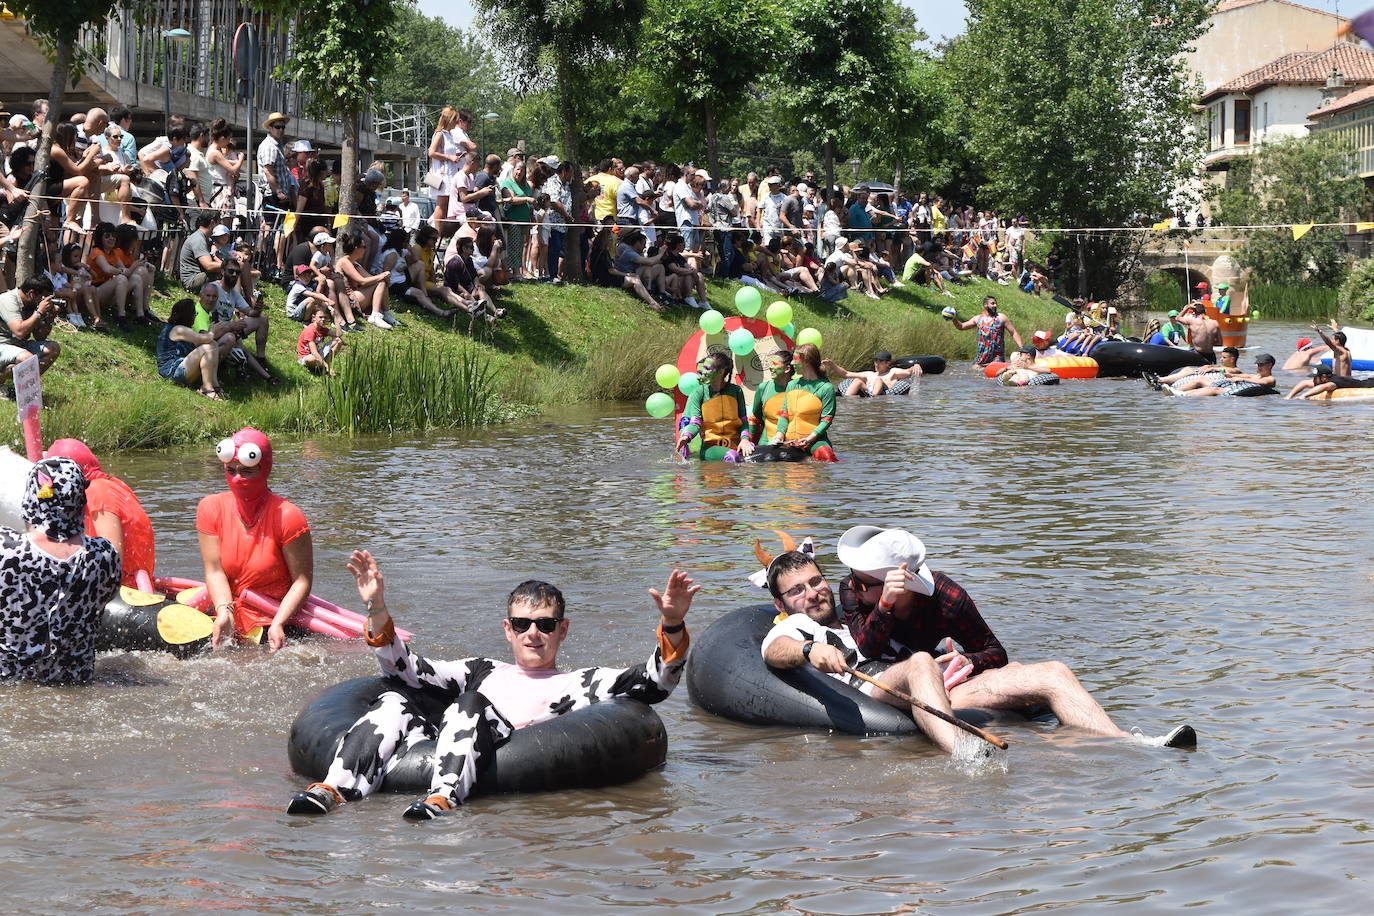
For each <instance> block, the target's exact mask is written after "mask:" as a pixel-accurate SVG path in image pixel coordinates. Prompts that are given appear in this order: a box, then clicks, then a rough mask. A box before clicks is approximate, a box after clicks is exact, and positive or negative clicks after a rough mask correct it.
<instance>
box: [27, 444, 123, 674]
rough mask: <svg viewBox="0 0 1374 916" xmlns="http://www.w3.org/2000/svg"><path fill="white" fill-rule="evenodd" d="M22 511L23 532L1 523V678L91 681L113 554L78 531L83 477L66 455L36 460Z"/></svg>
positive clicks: (113, 577) (112, 588)
mask: <svg viewBox="0 0 1374 916" xmlns="http://www.w3.org/2000/svg"><path fill="white" fill-rule="evenodd" d="M21 509H22V512H23V516H24V521H25V522H26V523H27V525H28V528H27V530H26V531H25V532H24V533H22V534H21V533H20V532H18V531H14V530H13V529H10V528H0V680H11V679H16V680H30V681H38V682H39V683H42V684H61V683H72V682H76V683H83V682H85V681H89V680H90V679H91V678H92V677H93V676H94V675H95V635H96V629H97V627H98V626H99V624H100V615H101V612H102V611H103V610H104V608H105V603H106V602H107V601H109V600H110V599H111V598H113V597H114V595H115V593H116V592H117V591H118V589H119V553H118V552H117V551H116V550H115V548H114V546H113V545H112V544H111V543H110V542H109V541H107V540H105V539H104V538H93V537H88V536H87V535H86V534H85V533H84V528H85V516H86V478H85V477H84V476H83V475H82V473H81V468H80V467H79V466H78V465H77V463H76V462H75V461H72V460H71V459H69V458H44V459H43V460H42V461H39V462H37V463H36V464H34V466H33V467H32V468H31V469H30V470H29V475H28V479H27V480H26V481H25V484H24V496H23V501H22V504H21Z"/></svg>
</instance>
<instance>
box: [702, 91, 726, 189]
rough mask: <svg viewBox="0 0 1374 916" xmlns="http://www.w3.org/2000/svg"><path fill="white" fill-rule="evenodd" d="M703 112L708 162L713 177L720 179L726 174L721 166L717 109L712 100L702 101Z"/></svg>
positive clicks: (715, 179) (716, 179)
mask: <svg viewBox="0 0 1374 916" xmlns="http://www.w3.org/2000/svg"><path fill="white" fill-rule="evenodd" d="M701 107H702V109H703V114H704V115H705V116H706V164H707V165H708V166H709V167H710V169H711V178H712V180H714V181H720V180H721V176H722V175H723V174H724V173H723V172H722V171H721V168H720V142H719V138H718V137H717V136H716V109H715V108H714V107H713V106H712V105H711V103H710V101H704V102H702V103H701Z"/></svg>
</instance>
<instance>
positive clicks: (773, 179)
mask: <svg viewBox="0 0 1374 916" xmlns="http://www.w3.org/2000/svg"><path fill="white" fill-rule="evenodd" d="M764 184H782V179H781V178H780V177H778V176H777V175H769V176H768V180H767V181H765V182H764Z"/></svg>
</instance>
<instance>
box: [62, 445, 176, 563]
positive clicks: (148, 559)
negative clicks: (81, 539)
mask: <svg viewBox="0 0 1374 916" xmlns="http://www.w3.org/2000/svg"><path fill="white" fill-rule="evenodd" d="M43 457H45V458H69V459H71V460H72V461H75V462H76V464H77V466H78V467H80V468H81V473H82V475H83V476H84V477H85V478H86V483H87V486H86V535H87V536H88V537H93V538H104V539H105V540H107V541H109V542H110V543H111V544H112V545H114V549H115V550H117V551H118V552H119V562H120V566H121V568H122V570H123V572H122V575H121V578H120V582H121V584H123V585H127V586H130V587H136V586H137V584H138V574H139V573H140V572H144V573H147V574H148V578H149V579H151V578H152V577H153V575H154V574H155V572H156V569H155V568H154V567H155V566H156V564H157V547H156V544H155V542H154V539H153V523H152V522H151V521H149V520H148V513H147V512H145V511H143V504H142V503H140V502H139V501H138V497H137V496H135V495H134V491H133V490H132V489H131V488H130V487H129V485H128V484H127V483H125V482H124V481H122V480H120V479H119V478H118V477H113V476H111V475H109V474H106V473H105V471H104V470H103V469H102V468H101V467H100V462H99V461H98V460H96V457H95V454H94V453H92V452H91V450H90V449H89V448H87V447H86V443H84V442H82V441H81V440H80V439H58V440H57V441H56V442H54V443H53V444H52V445H50V446H48V450H47V451H46V452H44V454H43Z"/></svg>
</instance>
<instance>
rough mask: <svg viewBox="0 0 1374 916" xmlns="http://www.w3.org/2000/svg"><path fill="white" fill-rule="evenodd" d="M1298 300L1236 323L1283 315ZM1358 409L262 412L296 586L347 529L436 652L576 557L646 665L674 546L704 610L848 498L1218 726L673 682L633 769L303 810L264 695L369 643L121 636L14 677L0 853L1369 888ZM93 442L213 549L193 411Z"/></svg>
mask: <svg viewBox="0 0 1374 916" xmlns="http://www.w3.org/2000/svg"><path fill="white" fill-rule="evenodd" d="M1296 330H1297V329H1296V328H1287V329H1281V330H1278V331H1274V330H1270V326H1268V325H1265V326H1262V327H1261V328H1259V329H1257V330H1256V331H1254V332H1252V333H1254V334H1255V336H1256V337H1257V338H1259V339H1257V340H1256V343H1259V344H1264V345H1265V346H1266V347H1267V348H1268V349H1271V350H1273V351H1274V352H1279V351H1280V350H1282V349H1283V346H1282V344H1281V343H1280V342H1281V341H1287V340H1291V339H1293V338H1295V337H1296V336H1297V334H1296V333H1295V331H1296ZM1371 431H1374V410H1370V409H1368V408H1364V407H1359V406H1357V405H1352V406H1351V407H1344V408H1332V407H1324V406H1318V405H1301V404H1294V403H1278V402H1277V401H1276V399H1256V400H1248V401H1233V400H1231V399H1226V398H1209V399H1197V400H1192V399H1190V400H1184V399H1169V398H1165V397H1162V396H1160V395H1157V394H1155V393H1153V392H1150V391H1148V390H1146V389H1145V387H1144V385H1143V384H1141V383H1139V382H1126V381H1105V380H1104V381H1095V382H1083V383H1066V384H1064V385H1060V386H1058V387H1057V388H1041V389H1029V390H1025V391H1013V390H1008V389H1004V388H1001V387H997V386H993V385H992V384H991V383H989V382H988V381H987V380H986V379H984V378H982V377H981V375H974V374H973V373H972V372H969V371H968V370H967V369H966V368H965V367H954V368H952V369H951V371H950V373H949V374H947V375H945V376H941V377H935V378H928V379H925V380H923V381H921V382H920V383H919V385H918V386H917V390H916V392H915V393H913V394H912V395H911V396H910V397H907V398H880V399H874V400H871V401H866V402H860V403H854V402H847V401H842V402H841V403H840V408H839V420H838V423H837V432H836V441H837V446H838V447H839V450H840V452H841V457H842V458H843V461H842V462H841V463H840V464H837V465H831V466H819V465H812V464H795V465H792V464H771V465H760V466H742V467H726V466H712V465H701V464H680V463H677V462H676V461H675V460H674V459H673V458H672V456H671V455H670V454H669V453H668V452H669V449H668V426H667V424H666V423H665V422H664V421H656V420H650V419H648V418H645V417H643V416H642V412H641V411H640V410H639V409H638V408H637V407H636V406H633V405H631V406H626V407H625V408H624V409H611V410H603V409H599V408H598V409H587V410H584V411H581V412H577V411H573V412H571V413H567V414H565V415H564V416H561V417H560V423H559V425H551V424H531V425H528V426H522V427H512V428H502V429H496V430H488V431H482V432H475V433H465V434H463V435H462V436H455V437H451V438H436V439H431V440H427V441H411V440H375V441H353V442H349V441H344V440H320V441H309V442H294V443H293V442H282V443H278V444H277V449H276V468H277V472H276V473H275V474H274V477H273V483H274V485H275V486H277V487H279V489H280V492H281V493H282V495H284V496H286V497H287V498H289V499H291V500H293V501H295V502H296V503H297V504H298V505H300V506H301V507H302V509H303V510H304V511H305V512H306V514H307V516H308V517H309V519H310V521H311V524H312V526H313V528H314V533H315V543H316V556H317V576H316V580H317V590H318V591H319V592H320V593H321V594H323V595H325V596H327V597H330V598H334V599H336V600H339V601H340V603H342V604H345V605H356V600H355V593H354V592H353V590H352V587H351V582H350V577H349V576H348V575H347V573H346V572H345V571H344V570H343V568H342V561H343V559H344V557H345V556H346V555H347V552H348V551H349V550H350V549H352V548H353V547H355V546H370V547H371V548H373V549H374V550H376V551H377V552H378V553H379V555H380V556H381V557H382V560H383V563H384V564H385V570H386V574H387V583H388V586H387V593H388V594H387V597H388V604H389V605H390V606H391V607H392V609H393V611H394V612H395V613H396V615H397V617H398V619H399V620H400V621H401V623H402V624H403V625H404V626H406V627H408V628H409V629H412V630H414V631H416V632H417V633H418V634H419V636H418V639H419V640H420V643H419V645H420V647H421V649H422V651H425V652H427V653H429V654H432V655H434V656H436V657H461V656H464V655H470V654H476V653H484V654H492V655H496V656H498V657H505V653H506V652H507V648H506V645H505V642H504V639H503V638H502V636H501V629H500V619H501V616H502V613H503V610H504V599H505V596H506V594H507V593H508V592H509V590H510V588H511V587H512V586H513V585H514V584H515V583H516V582H518V581H520V580H521V579H524V578H528V577H531V576H537V577H540V578H545V579H549V580H551V581H553V582H555V583H557V584H559V585H560V586H561V587H563V589H564V591H565V592H566V593H567V596H568V600H569V608H570V610H569V614H570V616H571V617H572V620H573V623H572V626H571V633H570V637H569V640H568V642H567V643H566V645H565V647H564V653H565V656H564V659H563V660H564V661H565V663H566V664H568V665H581V664H589V663H593V662H596V663H628V662H631V661H634V660H638V659H640V658H642V657H643V655H644V654H645V653H646V652H647V651H649V648H650V646H651V644H652V625H653V614H652V612H651V607H650V605H649V602H648V599H647V597H646V596H645V595H644V589H645V588H647V587H649V586H650V585H654V586H657V585H661V583H662V579H663V577H664V575H665V574H666V572H667V571H668V570H669V569H670V568H672V567H673V566H682V567H685V568H688V569H691V570H694V571H696V573H697V575H698V577H699V578H700V579H701V580H702V581H703V582H704V584H705V589H704V591H703V593H702V595H701V596H700V597H699V598H698V601H697V606H696V608H694V610H693V613H692V617H691V618H690V619H691V621H692V623H693V625H694V627H696V628H697V629H698V631H699V630H700V628H701V627H703V626H704V625H705V624H706V623H707V622H708V621H709V620H711V619H712V618H714V617H715V616H717V615H719V614H720V613H723V612H724V611H727V610H729V609H731V608H734V607H736V606H739V605H741V604H744V603H748V602H753V601H755V600H757V599H758V598H759V597H760V593H759V592H758V591H757V590H754V589H751V588H750V587H749V586H748V585H747V584H746V583H745V581H744V580H745V577H746V576H747V575H748V574H749V573H750V572H752V571H754V569H756V568H757V567H756V560H755V558H754V556H753V550H752V547H753V542H754V539H755V538H756V537H758V538H762V539H763V540H764V542H765V545H767V546H768V547H769V549H770V550H771V549H772V545H773V544H774V543H775V540H774V539H775V536H774V535H773V534H772V533H771V530H772V529H783V530H785V531H788V532H790V533H792V534H793V535H796V536H798V537H800V536H803V535H806V534H812V535H815V536H816V537H817V538H818V540H819V541H820V544H821V549H822V561H823V562H826V563H827V564H828V566H829V568H830V569H832V570H833V569H834V561H833V544H834V539H835V538H836V537H837V536H838V534H839V532H840V531H842V530H843V529H844V528H845V527H847V526H848V525H850V524H858V523H866V522H872V523H877V524H898V525H906V526H910V527H911V528H913V529H914V530H916V531H917V532H918V533H919V534H920V535H921V536H922V537H923V538H924V539H925V540H926V542H927V544H928V545H929V547H930V550H931V562H932V564H933V565H934V566H935V567H936V568H937V569H941V570H943V571H945V572H948V573H949V574H951V575H953V576H954V577H955V578H956V579H958V580H959V581H960V582H962V583H963V584H964V585H965V586H967V587H968V588H969V590H970V591H971V592H972V594H973V595H974V597H975V599H976V600H977V602H978V604H979V607H980V608H981V610H982V612H983V613H984V615H985V616H986V617H987V618H988V620H989V622H990V623H991V625H992V626H993V628H994V629H995V630H996V632H997V633H998V635H999V637H1001V639H1002V641H1003V642H1004V643H1005V644H1006V645H1007V646H1008V648H1009V650H1010V651H1011V654H1012V657H1013V658H1016V659H1021V660H1025V661H1041V660H1046V659H1051V658H1059V659H1062V660H1064V661H1066V662H1068V663H1069V664H1071V665H1072V666H1073V667H1074V669H1075V670H1076V671H1077V672H1078V674H1079V676H1080V677H1081V678H1082V680H1083V681H1084V682H1085V684H1086V685H1087V686H1088V688H1089V689H1090V690H1091V691H1092V692H1093V693H1094V695H1096V696H1097V697H1098V698H1099V699H1100V700H1101V701H1102V702H1103V703H1104V705H1105V706H1106V707H1107V708H1108V710H1109V711H1110V712H1111V713H1112V715H1113V716H1114V717H1116V718H1117V720H1118V721H1120V722H1121V723H1122V724H1123V725H1125V726H1126V727H1130V726H1133V725H1139V726H1141V727H1142V728H1143V729H1144V730H1145V731H1147V732H1158V731H1160V730H1161V729H1162V727H1164V726H1165V725H1167V724H1170V723H1175V722H1180V721H1185V720H1186V721H1190V722H1192V723H1193V724H1194V725H1196V726H1197V727H1198V731H1199V733H1200V735H1201V739H1202V743H1201V746H1200V747H1199V749H1198V750H1197V751H1196V752H1195V753H1183V752H1172V751H1170V752H1165V751H1160V750H1157V749H1148V748H1141V747H1138V746H1135V745H1132V744H1129V743H1123V742H1112V741H1106V740H1102V739H1094V738H1088V737H1084V736H1081V735H1075V734H1072V733H1069V732H1067V731H1066V730H1063V729H1057V730H1056V729H1051V728H1048V727H1046V726H1043V725H1027V726H1020V727H1013V728H1007V729H1004V730H1003V732H1004V734H1005V735H1006V737H1008V738H1009V739H1011V740H1012V742H1013V745H1012V749H1011V751H1010V752H1009V753H1008V754H1007V755H1006V758H1005V759H1006V769H1005V771H1002V770H1000V769H990V770H987V771H982V770H975V769H970V768H969V767H967V766H963V765H960V764H958V763H955V762H952V761H950V760H948V759H946V758H944V757H941V756H939V755H937V754H935V753H933V752H932V751H931V750H930V749H929V748H928V747H927V746H925V745H924V744H921V743H919V742H912V741H902V740H897V739H884V738H877V739H853V738H847V737H842V736H831V735H824V734H815V733H803V732H796V731H792V730H788V729H775V728H751V727H746V726H742V725H737V724H734V723H731V722H727V721H724V720H721V719H717V718H714V717H712V716H709V715H706V714H704V713H702V712H700V711H698V710H696V709H694V708H693V707H692V706H691V705H690V704H689V703H688V702H687V698H686V691H685V689H684V690H682V691H681V692H680V693H679V694H678V695H675V696H674V697H673V698H672V699H670V700H669V701H668V702H667V703H665V704H663V705H661V706H660V707H659V709H660V711H661V713H662V715H663V717H664V720H665V723H666V724H667V727H668V731H669V735H670V750H669V759H668V765H667V767H666V768H665V769H664V770H663V771H661V772H658V773H653V774H650V775H649V776H647V777H645V778H643V779H641V780H638V781H637V782H635V783H633V784H631V785H627V786H620V787H615V788H612V789H608V790H598V791H572V792H565V793H558V794H555V795H541V796H535V797H520V798H496V799H482V800H479V801H478V802H476V803H474V804H473V805H472V806H470V807H468V808H465V809H463V810H462V811H460V812H459V813H458V814H457V815H455V816H454V817H451V818H448V819H445V820H444V821H442V822H438V823H434V824H429V825H424V826H423V827H420V828H416V827H415V825H411V824H407V823H403V822H402V820H401V818H400V811H401V809H402V808H403V807H404V804H405V802H407V801H408V799H407V798H403V797H397V796H379V797H376V798H372V799H369V800H367V801H364V802H362V803H358V804H352V805H346V806H345V807H344V808H343V809H341V810H340V811H338V812H336V813H335V814H333V815H331V816H329V817H328V818H324V819H321V820H318V821H303V820H299V819H288V818H286V817H285V816H284V815H283V814H281V813H280V809H281V807H282V806H283V805H284V803H285V801H286V799H287V798H288V797H289V796H290V794H291V792H292V791H294V790H295V789H296V788H297V787H298V786H299V784H300V780H298V779H297V778H296V777H294V776H293V775H292V774H291V773H290V770H289V767H288V765H287V761H286V755H285V740H286V735H287V732H288V730H289V729H290V725H291V721H292V719H293V718H294V716H295V713H296V710H297V709H299V707H300V706H301V704H303V703H304V702H305V701H306V700H307V699H309V698H310V697H311V696H312V695H313V694H314V693H315V692H316V691H318V690H320V689H322V688H323V687H325V686H327V685H329V684H332V683H334V682H336V681H338V680H340V679H343V678H345V677H351V676H356V675H362V674H369V673H372V672H374V671H375V663H374V662H373V660H372V658H371V655H370V654H369V653H368V652H367V651H366V650H365V649H364V648H363V647H360V646H357V645H352V644H344V643H339V642H332V641H325V640H317V641H305V642H301V643H297V644H294V645H292V646H290V647H289V648H288V649H287V650H285V651H283V652H282V653H281V654H279V655H278V656H276V657H273V658H268V657H266V656H264V655H263V654H261V653H260V652H256V651H243V652H237V653H229V654H224V655H220V656H217V657H214V658H198V659H193V660H187V661H180V660H177V659H172V658H166V657H162V656H156V655H122V656H113V657H109V658H106V659H104V660H102V662H101V663H100V666H99V669H98V671H99V673H98V679H97V683H96V684H94V685H92V686H90V687H88V688H84V689H69V688H63V689H38V688H34V687H32V686H28V685H9V686H3V687H0V698H3V700H4V701H5V702H4V708H5V710H6V712H5V713H4V715H0V787H2V788H0V794H3V802H4V810H5V812H6V813H5V815H4V816H3V817H0V844H2V847H3V852H0V863H3V866H4V868H5V873H6V888H7V890H8V891H9V893H10V895H11V896H12V897H13V898H14V899H16V900H19V899H22V900H23V901H24V905H23V907H22V909H23V910H24V911H25V912H39V913H44V912H54V913H56V912H64V913H65V912H73V911H99V910H122V911H131V912H164V911H170V910H174V909H185V908H187V907H197V908H200V907H206V908H209V907H222V908H235V909H246V910H250V911H253V912H266V913H296V912H303V911H310V912H350V913H352V912H373V911H377V910H380V909H383V908H388V909H397V910H400V911H404V912H440V911H443V912H448V911H452V910H456V909H464V910H505V911H526V910H533V909H535V908H540V909H549V908H556V909H557V911H558V912H559V913H564V912H568V913H574V912H589V913H590V912H600V911H602V910H604V909H605V908H608V907H624V906H639V907H651V908H655V909H659V908H666V907H668V906H686V907H691V908H692V909H693V910H694V911H701V912H731V913H750V912H768V913H772V912H776V911H778V910H780V909H783V910H786V909H791V910H795V911H806V912H843V913H862V912H893V911H902V910H920V911H923V912H924V911H933V910H937V909H951V910H959V911H965V912H979V913H1012V912H1022V911H1029V910H1038V909H1049V908H1054V907H1059V906H1069V905H1074V904H1087V905H1089V906H1091V907H1094V908H1099V907H1102V906H1103V905H1105V904H1107V903H1111V902H1117V901H1120V902H1122V903H1128V904H1131V905H1132V906H1133V907H1135V908H1136V909H1150V910H1155V909H1164V908H1169V909H1175V908H1180V907H1183V906H1190V905H1211V906H1212V907H1213V908H1214V909H1215V908H1218V907H1223V908H1224V911H1225V912H1237V911H1247V910H1254V911H1259V912H1271V911H1274V910H1276V909H1278V908H1279V907H1280V906H1284V908H1285V909H1287V908H1292V906H1293V905H1294V904H1298V905H1299V906H1300V907H1301V909H1303V910H1314V911H1315V910H1319V909H1322V910H1330V911H1332V912H1338V913H1344V912H1358V911H1362V910H1363V909H1364V908H1365V907H1364V906H1363V905H1362V904H1361V903H1360V901H1361V900H1363V899H1365V898H1367V897H1368V892H1369V890H1370V887H1369V881H1370V872H1371V868H1370V864H1369V863H1370V861H1371V859H1370V856H1369V853H1368V851H1369V845H1368V831H1369V812H1370V811H1371V810H1374V808H1372V807H1371V792H1374V789H1372V788H1371V782H1370V779H1369V766H1368V761H1369V760H1370V759H1371V758H1374V711H1372V710H1371V704H1370V702H1369V685H1370V668H1369V661H1368V659H1369V658H1370V657H1371V654H1372V653H1374V635H1371V634H1374V620H1371V612H1370V608H1371V606H1374V601H1371V599H1374V586H1371V582H1370V578H1369V573H1368V569H1369V559H1370V552H1371V548H1370V546H1369V542H1368V539H1367V538H1365V537H1362V536H1361V535H1362V533H1363V532H1364V531H1367V530H1369V529H1370V528H1371V521H1374V519H1371V512H1370V499H1371V495H1370V493H1371V491H1370V488H1369V481H1368V472H1367V469H1366V462H1364V461H1363V460H1360V459H1359V458H1352V457H1349V456H1360V455H1363V454H1364V452H1365V450H1366V449H1367V444H1368V442H1369V439H1370V434H1371ZM607 456H609V457H607ZM106 463H107V465H108V466H110V467H111V469H112V470H114V471H115V472H117V473H120V474H121V476H124V477H125V478H126V479H128V480H129V482H130V483H131V484H132V485H133V486H134V487H135V488H136V489H137V490H138V491H139V493H140V494H141V495H142V496H143V497H144V502H145V505H147V507H148V509H149V512H150V514H151V515H152V516H153V520H154V523H155V525H156V527H157V531H158V535H159V544H158V561H159V567H160V568H161V569H162V571H164V572H169V573H180V574H193V575H194V574H196V572H197V570H198V569H199V559H198V557H197V555H196V550H195V534H194V511H195V503H196V500H197V499H198V498H199V497H200V496H201V495H203V494H204V493H207V492H211V491H214V490H218V489H222V488H223V486H224V482H223V472H222V466H221V465H220V464H219V463H218V462H217V461H214V460H213V459H212V457H211V455H210V451H209V445H207V446H206V447H205V448H204V449H193V450H188V451H184V452H178V453H171V454H149V455H139V456H109V457H106ZM723 676H728V673H727V674H725V675H723ZM1238 876H1243V879H1239V878H1238ZM1280 902H1281V903H1280ZM16 908H17V909H18V908H19V907H16Z"/></svg>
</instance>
